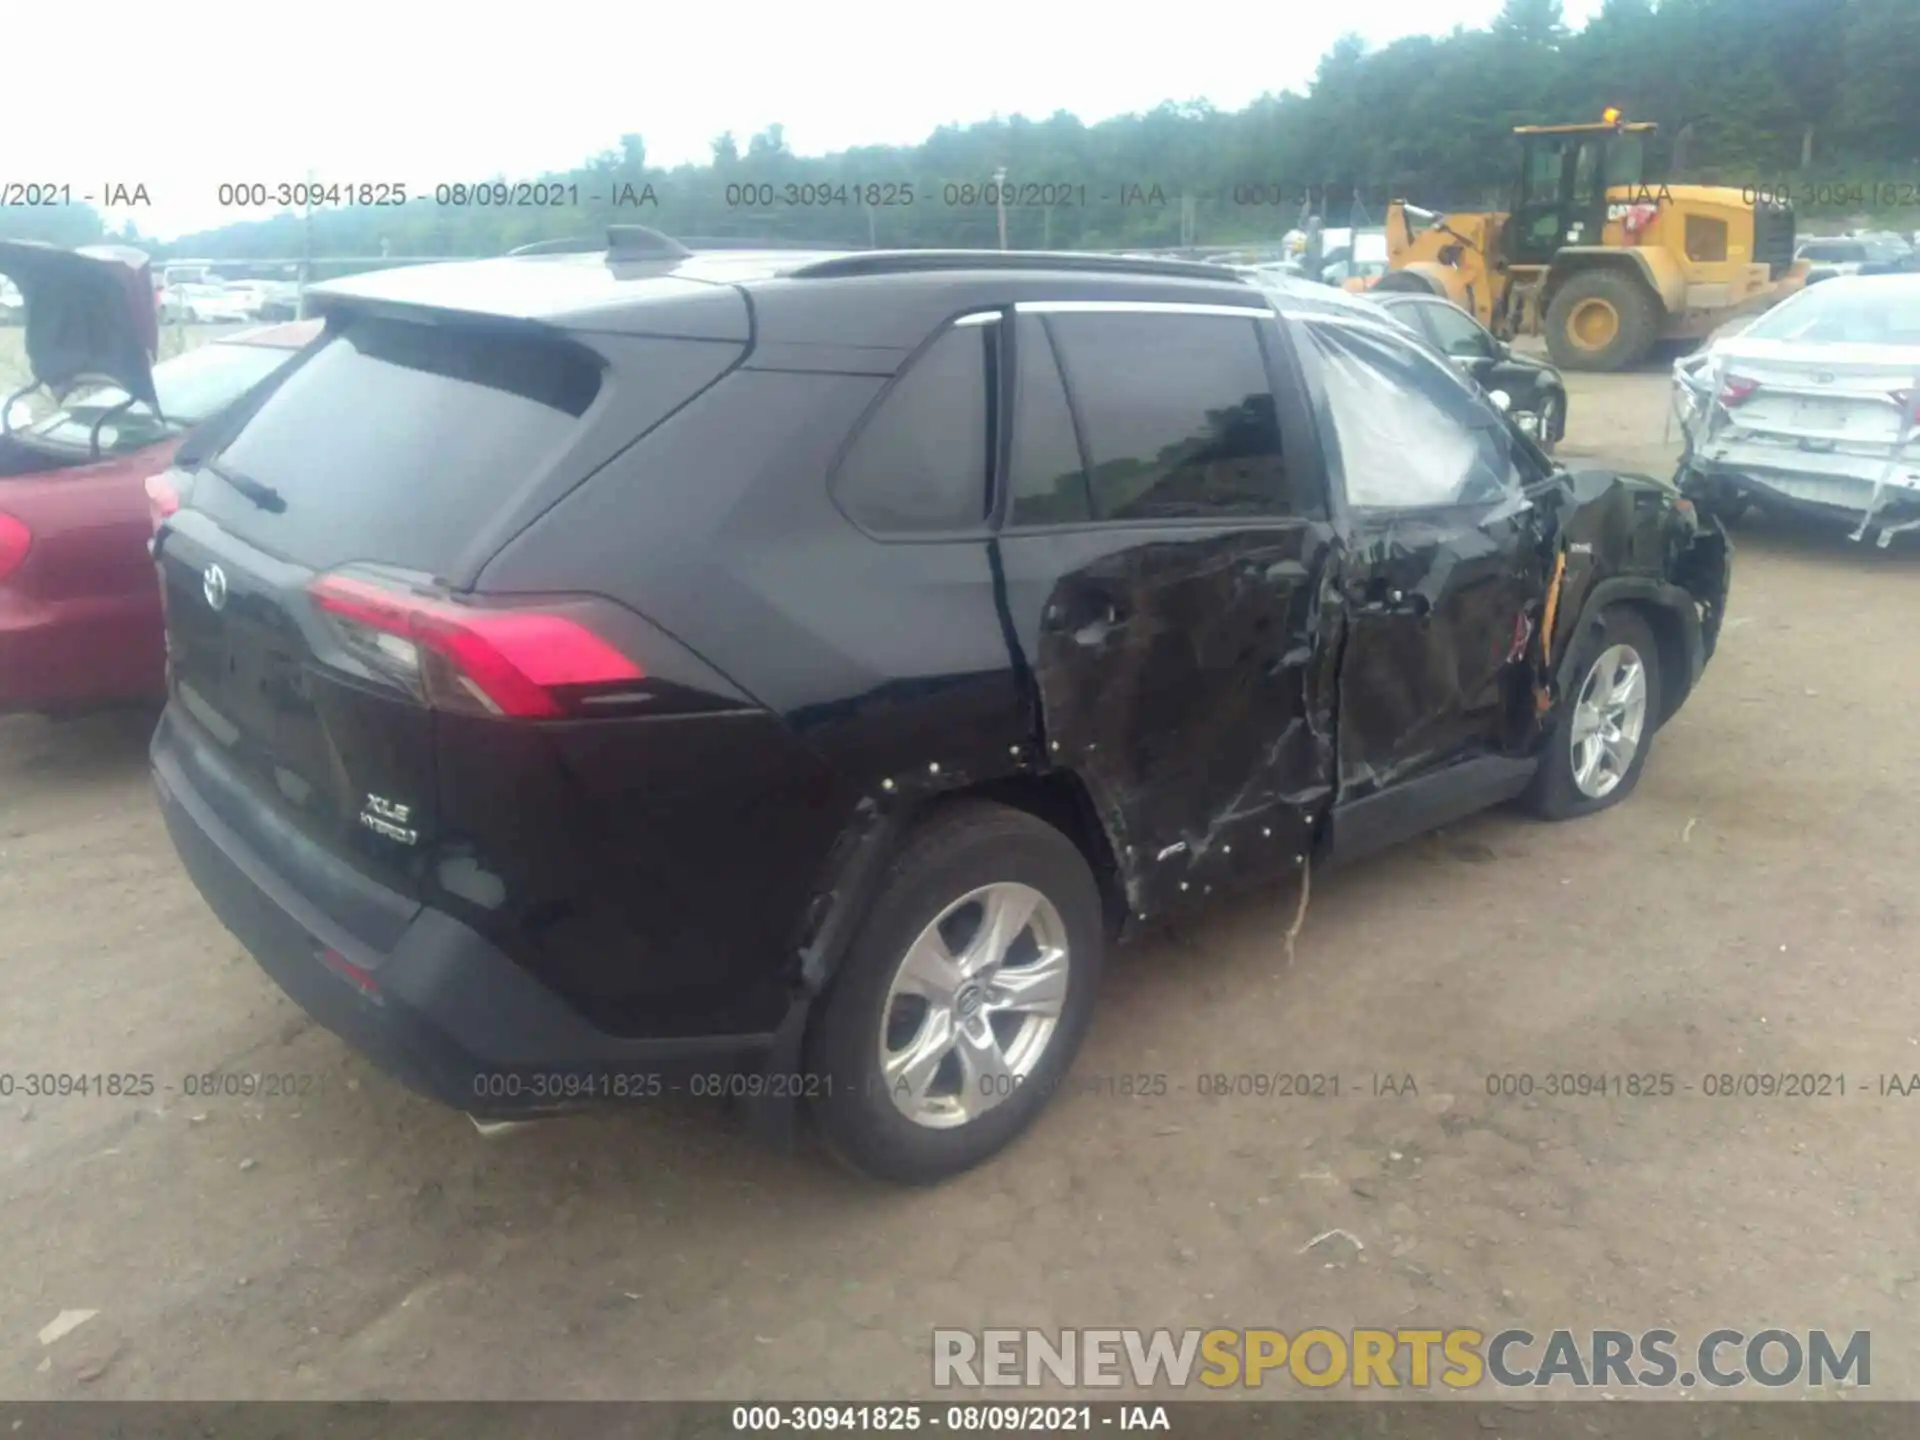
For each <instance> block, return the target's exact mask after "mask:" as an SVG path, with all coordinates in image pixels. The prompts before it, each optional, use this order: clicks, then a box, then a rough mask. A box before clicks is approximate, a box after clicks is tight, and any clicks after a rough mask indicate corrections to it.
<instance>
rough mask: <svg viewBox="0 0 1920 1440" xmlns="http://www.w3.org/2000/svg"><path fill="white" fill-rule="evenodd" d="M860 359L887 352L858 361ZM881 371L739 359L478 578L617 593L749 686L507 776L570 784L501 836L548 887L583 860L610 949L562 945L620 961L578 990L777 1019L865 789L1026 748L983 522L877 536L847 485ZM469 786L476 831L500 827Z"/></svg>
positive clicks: (516, 882)
mask: <svg viewBox="0 0 1920 1440" xmlns="http://www.w3.org/2000/svg"><path fill="white" fill-rule="evenodd" d="M812 363H813V364H816V365H817V363H818V357H817V356H816V357H815V358H814V361H813V362H812ZM892 363H893V361H892V360H891V359H889V360H888V361H887V365H888V367H889V368H890V367H891V364H892ZM861 364H864V365H865V367H866V368H867V369H869V370H872V369H877V368H880V367H879V366H878V365H877V364H875V362H874V361H872V360H871V359H869V360H867V361H865V362H850V364H849V369H852V370H855V371H857V370H858V368H859V366H860V365H861ZM884 383H885V381H884V377H883V376H881V375H877V374H872V373H847V372H846V371H837V370H832V369H819V368H808V369H805V370H800V369H794V370H760V369H754V368H745V369H741V370H737V371H735V372H733V373H731V374H729V375H728V376H727V377H725V378H724V379H723V380H721V381H720V382H719V383H718V384H717V385H715V386H714V387H713V388H712V389H711V390H709V391H707V392H705V393H704V394H702V395H701V396H700V397H698V398H697V399H695V400H694V401H693V402H691V403H690V404H689V405H688V406H686V408H685V409H684V410H682V411H681V412H680V413H679V414H677V415H676V416H675V417H674V419H673V420H672V422H671V423H669V424H667V425H664V426H662V427H660V428H659V429H658V430H656V431H655V432H653V433H652V434H650V435H648V436H647V437H646V438H644V439H643V440H642V441H640V442H639V443H638V444H636V445H634V446H633V447H632V448H631V449H629V450H627V451H625V452H623V453H622V454H621V455H619V456H617V457H616V458H615V459H614V460H613V461H612V462H611V463H610V464H608V465H607V466H606V467H605V468H604V469H602V470H601V471H600V472H599V473H598V474H596V475H595V476H594V477H593V478H592V479H591V480H589V481H588V482H586V483H585V484H583V485H582V486H580V487H579V489H578V490H576V491H575V492H574V493H573V494H571V495H570V496H569V497H568V498H567V499H566V500H565V501H563V502H562V503H560V504H559V505H557V506H555V507H554V508H553V509H552V510H551V511H550V512H549V513H548V514H546V515H545V516H543V517H542V518H541V519H540V520H539V521H537V522H536V523H535V524H533V525H532V526H531V527H529V528H528V529H527V530H526V531H524V532H523V533H522V534H520V535H519V536H518V537H516V538H515V539H514V540H512V541H511V542H510V543H509V544H508V545H507V546H506V547H505V548H504V549H503V550H502V551H501V552H500V553H499V554H498V555H497V556H496V557H495V558H494V559H493V560H492V561H491V563H489V564H488V565H487V566H486V567H485V569H484V570H483V571H482V573H481V576H480V581H479V584H480V588H482V589H484V590H486V591H487V592H489V593H493V594H503V593H537V592H540V591H547V590H557V589H568V590H591V591H593V592H595V593H598V594H602V595H606V596H608V597H610V598H613V599H616V600H618V601H619V602H620V603H622V604H623V605H625V606H627V607H628V608H629V609H631V610H633V611H634V612H636V613H637V614H639V615H642V616H644V617H645V618H646V619H647V620H648V621H649V622H651V623H652V624H653V625H655V626H658V627H659V628H660V629H661V630H663V631H665V632H666V633H667V634H668V635H670V636H671V637H672V638H673V639H674V640H675V641H677V642H678V643H679V644H681V645H684V646H685V647H687V649H688V650H690V651H692V652H693V653H694V654H695V655H696V656H697V657H698V658H699V659H700V660H701V661H704V662H705V663H706V664H707V665H710V666H712V667H713V668H714V669H715V670H716V671H718V672H719V673H720V674H721V675H722V676H724V677H726V679H727V680H728V681H730V682H731V683H732V684H733V685H735V686H737V687H738V688H739V690H740V691H741V692H743V694H744V695H745V696H746V697H747V702H746V705H745V706H744V707H743V709H744V711H745V713H739V714H735V715H732V716H705V717H692V718H687V719H667V718H665V717H662V718H658V719H653V720H640V721H634V722H620V723H619V725H618V727H617V729H616V727H615V726H613V725H611V724H609V725H604V726H586V727H582V728H581V729H580V730H579V731H577V732H573V731H561V732H557V733H556V734H555V736H554V741H553V745H554V755H553V761H552V763H553V764H554V765H556V766H558V767H559V768H558V770H556V771H554V772H552V773H550V774H548V775H546V776H544V777H542V778H541V779H540V780H539V781H538V783H537V784H529V785H527V786H526V787H525V788H524V790H523V791H514V792H513V793H525V794H528V795H543V794H551V795H552V796H554V797H556V798H554V799H552V801H551V802H550V803H552V804H553V805H554V806H555V807H557V808H556V810H555V813H553V814H551V815H548V816H545V817H543V818H542V820H541V822H540V827H541V833H542V834H545V835H551V836H552V837H553V845H552V846H551V848H549V849H547V850H546V852H545V853H543V854H540V855H538V856H531V855H524V851H525V848H526V847H524V846H522V847H512V846H502V847H500V848H501V852H502V853H512V854H516V855H518V856H521V857H522V858H520V859H519V862H518V863H520V864H522V865H523V866H525V867H528V868H529V869H531V868H535V867H539V868H544V869H546V870H548V871H550V872H551V873H550V875H548V876H547V877H546V879H544V880H542V881H540V882H538V883H540V884H550V883H557V882H558V880H559V879H560V878H561V876H562V874H563V873H564V872H565V871H566V870H567V868H568V867H569V866H571V865H575V864H576V863H577V864H579V865H584V866H586V867H587V868H586V869H584V870H581V871H576V872H574V873H577V874H581V875H583V876H584V877H586V878H585V879H584V881H583V883H582V885H581V886H579V887H578V893H579V894H580V896H581V897H582V899H581V900H580V901H578V902H576V908H577V909H578V910H579V915H578V918H577V919H576V920H575V921H574V922H572V923H575V924H577V925H578V926H579V927H581V928H580V930H579V934H580V936H581V937H582V938H583V939H584V938H586V937H589V936H591V937H592V943H591V944H589V945H581V944H560V943H555V944H553V945H552V946H550V947H548V948H549V950H550V953H552V954H553V955H555V956H556V957H558V956H562V955H563V954H571V955H574V956H579V955H583V954H587V953H592V954H595V955H598V956H600V957H602V959H601V960H600V961H599V962H597V965H598V968H597V970H596V972H595V973H590V974H589V973H568V974H566V975H564V976H559V975H556V976H554V977H553V978H554V979H555V982H556V983H561V984H563V985H564V987H567V988H571V989H572V990H573V991H574V993H576V994H579V993H581V992H582V991H583V990H584V991H588V992H591V993H593V994H594V995H595V997H596V1003H601V1004H605V1005H608V1006H618V1005H623V1004H627V1003H632V1004H634V1005H636V1006H640V1007H641V1008H644V1006H645V1002H646V1001H647V1000H648V998H649V996H651V995H652V994H653V993H654V992H655V991H658V992H659V993H660V994H662V995H664V994H665V993H666V992H667V991H669V990H672V991H675V993H676V994H679V993H690V992H688V990H687V987H689V986H691V987H693V989H694V990H698V991H704V992H705V993H706V994H707V995H708V996H709V997H710V998H713V999H723V998H724V997H725V995H726V994H727V993H728V991H729V990H730V989H731V990H733V991H735V992H737V993H738V994H740V995H746V996H751V997H752V998H751V999H750V1000H749V1001H746V1002H743V1003H744V1005H745V1009H744V1010H743V1011H741V1012H740V1013H738V1014H737V1016H736V1019H737V1022H738V1024H739V1027H740V1028H756V1027H758V1026H760V1025H763V1024H764V1025H766V1026H768V1027H769V1028H770V1027H771V1025H772V1024H773V1023H774V1022H776V1021H777V1020H778V1018H779V1013H778V1012H779V1009H780V1007H781V1005H782V1004H783V1003H784V1000H783V997H784V995H785V994H786V985H787V983H788V982H789V981H790V980H791V979H792V978H793V973H794V972H793V965H794V958H793V957H794V955H795V952H796V949H797V946H798V943H799V941H800V938H801V933H800V932H801V930H802V928H803V925H804V922H805V918H806V916H807V914H808V910H809V905H810V902H811V901H812V900H813V898H814V897H815V895H817V894H818V893H820V892H821V891H823V890H824V889H826V888H828V885H829V883H830V882H829V879H828V877H827V875H826V866H827V865H828V863H829V862H828V857H829V854H830V852H831V851H832V849H833V846H834V843H835V841H836V839H838V838H839V837H840V836H842V834H843V833H844V832H846V831H847V830H848V829H849V827H850V826H852V825H853V824H854V822H855V819H856V816H857V815H859V814H861V813H862V801H863V800H875V801H880V800H885V801H888V802H898V801H903V800H907V799H910V798H913V797H917V796H922V795H925V794H928V793H931V792H937V791H940V790H945V789H949V788H952V787H954V786H957V785H961V784H965V783H967V782H969V781H970V780H976V779H984V778H991V777H993V776H996V775H1001V774H1005V773H1008V772H1010V771H1011V770H1012V769H1013V768H1014V763H1015V762H1014V759H1013V756H1012V755H1011V753H1010V751H1011V750H1012V748H1013V747H1014V746H1016V745H1018V744H1019V743H1021V741H1022V740H1023V739H1024V738H1025V737H1026V735H1027V734H1028V733H1029V731H1028V724H1027V719H1026V714H1025V709H1024V706H1023V702H1022V695H1021V691H1020V689H1019V687H1018V685H1017V683H1016V680H1015V677H1014V674H1013V671H1012V668H1011V665H1010V661H1009V651H1008V646H1007V641H1006V638H1005V636H1004V633H1003V631H1002V629H1001V625H1000V621H999V617H998V610H997V608H996V605H995V598H994V596H995V585H996V578H995V576H994V573H993V568H992V566H991V563H990V560H989V554H988V547H987V545H986V543H985V540H984V537H975V538H968V539H962V540H955V541H951V542H947V541H942V542H937V543H900V544H887V543H881V542H878V541H875V540H873V539H871V538H869V537H868V536H866V535H865V534H863V533H862V532H861V531H859V530H858V529H856V528H855V527H854V526H853V524H852V523H851V522H850V521H848V520H847V519H846V517H845V516H843V515H842V514H841V513H840V511H839V510H838V509H837V508H836V507H835V506H834V505H833V503H832V500H831V498H830V496H829V494H828V488H827V478H828V474H829V471H830V470H831V468H832V465H833V463H834V461H835V459H836V458H837V456H838V454H839V451H840V448H841V446H842V444H843V442H844V441H845V439H846V437H847V435H848V434H849V433H850V431H851V430H852V428H853V426H854V424H855V422H856V421H857V420H858V419H859V417H860V416H861V414H862V413H863V412H864V411H865V409H866V407H867V406H868V405H869V404H870V403H871V401H872V400H873V399H874V397H875V396H876V395H878V394H879V392H880V389H881V387H882V385H883V384H884ZM743 417H751V421H752V423H743ZM449 763H452V764H458V763H462V762H460V761H459V760H458V759H457V758H456V759H455V760H452V761H450V762H449ZM489 773H490V767H488V766H487V765H486V764H484V763H481V764H477V765H476V768H475V769H474V770H473V771H472V772H471V782H470V783H469V781H468V780H466V779H461V780H455V779H454V777H453V776H452V775H451V774H447V773H443V777H442V778H443V785H442V789H443V792H444V793H446V794H447V795H448V796H449V797H452V796H454V795H456V794H458V793H459V792H460V791H461V790H462V789H463V788H466V789H469V790H470V791H471V792H472V793H474V794H493V795H496V796H503V795H504V794H506V793H509V790H508V786H509V784H510V782H509V781H507V780H505V779H502V780H499V781H497V782H496V781H493V780H490V779H489ZM556 775H557V776H559V777H560V779H561V781H562V783H560V784H559V785H558V786H553V785H552V784H551V782H552V781H553V779H554V778H555V776H556ZM463 803H464V802H463ZM470 803H471V804H472V805H473V807H474V811H475V814H474V815H473V817H472V822H471V823H472V824H474V825H476V826H477V825H480V824H482V823H493V824H499V823H504V822H503V821H499V820H493V821H488V820H485V819H484V818H483V817H482V816H481V815H480V814H479V811H480V810H481V809H482V808H483V806H482V802H481V801H480V800H478V799H474V800H472V801H471V802H470ZM539 803H542V804H545V803H549V802H547V801H544V800H543V801H541V802H539ZM506 881H507V886H508V889H509V890H510V891H511V890H514V889H515V888H516V887H517V888H522V889H524V888H525V887H526V886H528V885H529V884H533V883H535V882H534V881H533V880H532V878H531V877H530V876H525V875H523V876H520V877H513V876H509V877H506ZM557 938H558V937H556V940H557ZM594 963H596V962H590V961H576V960H572V959H566V960H556V964H559V965H563V966H572V965H575V964H583V965H584V964H594ZM670 977H671V978H670ZM709 981H710V982H711V983H709Z"/></svg>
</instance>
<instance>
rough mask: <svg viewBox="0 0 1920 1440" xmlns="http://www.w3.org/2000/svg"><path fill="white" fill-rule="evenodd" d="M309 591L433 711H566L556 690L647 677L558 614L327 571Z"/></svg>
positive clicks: (359, 646)
mask: <svg viewBox="0 0 1920 1440" xmlns="http://www.w3.org/2000/svg"><path fill="white" fill-rule="evenodd" d="M311 591H312V595H313V599H314V603H315V604H316V605H318V606H319V607H320V608H321V609H322V610H324V611H325V612H326V613H327V614H329V615H331V616H333V617H334V618H335V620H336V621H340V622H344V624H343V625H341V627H340V628H341V630H342V633H343V634H344V635H345V636H346V638H347V640H348V642H349V643H350V644H351V645H352V646H353V647H354V648H355V649H356V650H357V651H358V652H359V653H360V654H361V655H362V656H363V657H364V658H366V659H368V660H370V661H372V662H373V663H376V664H379V665H381V666H382V667H383V668H385V669H388V670H390V671H397V672H399V673H400V674H402V675H403V676H404V677H405V678H407V679H409V680H412V681H413V682H414V683H415V684H416V685H417V686H418V688H419V690H420V693H421V695H422V697H423V698H424V699H425V700H426V701H427V703H428V704H429V705H432V706H434V707H435V708H436V709H443V710H465V711H469V712H472V713H477V714H487V715H508V716H513V717H516V718H519V719H530V720H541V719H552V718H554V717H556V716H560V715H564V714H566V713H567V707H566V706H565V705H564V704H563V703H562V701H561V698H560V697H559V696H558V695H556V694H555V693H554V692H555V691H556V690H557V689H562V688H565V687H570V686H587V685H607V684H617V683H620V682H622V681H633V680H643V679H645V678H646V672H645V671H643V670H642V669H641V668H640V667H639V666H638V665H636V664H634V663H633V661H632V660H630V659H628V658H627V657H626V656H625V655H623V654H621V653H620V652H619V651H618V650H616V649H614V648H613V646H611V645H609V644H608V643H607V642H606V641H605V640H602V639H601V638H600V637H599V636H598V635H596V634H594V633H593V632H592V631H591V630H589V629H587V628H586V626H584V625H582V624H580V623H578V622H577V621H574V620H570V619H568V618H567V617H566V616H564V615H555V614H552V613H550V612H546V611H538V610H479V609H475V608H473V607H472V606H468V605H456V604H453V603H452V602H450V601H444V600H434V599H429V598H427V597H425V596H420V595H410V594H406V593H404V592H401V591H397V590H388V589H386V588H384V587H382V586H379V585H373V584H369V583H368V582H366V581H364V580H356V579H353V578H352V577H350V576H346V575H324V576H322V577H321V578H320V579H318V580H316V581H314V583H313V585H312V587H311ZM355 631H359V632H362V633H360V634H356V633H355Z"/></svg>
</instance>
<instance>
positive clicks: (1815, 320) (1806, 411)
mask: <svg viewBox="0 0 1920 1440" xmlns="http://www.w3.org/2000/svg"><path fill="white" fill-rule="evenodd" d="M1673 391H1674V393H1673V400H1674V410H1675V413H1676V414H1677V415H1678V416H1679V418H1680V423H1681V427H1682V429H1683V430H1684V432H1685V438H1686V454H1685V455H1684V457H1683V458H1682V461H1681V477H1680V478H1681V488H1682V489H1683V490H1684V491H1685V492H1686V493H1687V494H1688V495H1689V496H1690V497H1691V498H1692V499H1693V500H1694V502H1695V503H1696V504H1697V505H1699V506H1701V508H1703V509H1705V510H1708V511H1711V512H1713V513H1716V514H1718V515H1719V516H1721V518H1723V519H1725V520H1728V521H1732V520H1734V519H1737V518H1738V517H1739V515H1741V514H1742V513H1744V512H1745V511H1746V510H1747V509H1748V507H1749V506H1757V507H1759V508H1761V509H1763V510H1772V511H1776V512H1779V513H1784V514H1798V515H1802V516H1807V517H1809V518H1832V519H1839V520H1844V521H1845V522H1847V523H1848V524H1850V525H1851V526H1852V527H1853V538H1854V539H1856V540H1859V539H1863V538H1865V536H1866V535H1867V534H1868V533H1869V532H1870V531H1871V532H1876V533H1877V535H1878V540H1879V543H1880V544H1881V545H1883V546H1884V545H1886V544H1887V543H1888V542H1889V541H1890V540H1891V539H1892V537H1893V536H1894V535H1896V534H1898V533H1900V532H1901V531H1904V530H1912V529H1920V275H1841V276H1836V277H1835V278H1833V279H1831V280H1828V281H1826V282H1824V283H1823V284H1820V285H1817V286H1812V287H1809V288H1807V289H1805V290H1802V291H1801V292H1800V293H1799V294H1798V295H1795V296H1793V297H1792V298H1791V299H1789V300H1787V301H1785V302H1783V303H1782V304H1780V305H1778V306H1776V307H1775V308H1773V309H1772V310H1769V311H1768V312H1767V313H1766V314H1764V315H1762V316H1761V317H1760V318H1759V319H1757V320H1755V321H1754V322H1753V323H1752V324H1751V325H1748V326H1747V327H1746V328H1745V329H1743V330H1741V331H1740V332H1739V333H1738V334H1735V335H1730V336H1727V337H1726V338H1723V339H1718V340H1715V341H1714V342H1713V344H1712V345H1710V346H1709V347H1708V348H1707V349H1706V350H1704V351H1702V352H1700V353H1698V354H1695V355H1690V356H1688V357H1686V358H1685V359H1683V360H1680V361H1678V362H1677V363H1676V364H1675V365H1674V372H1673Z"/></svg>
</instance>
